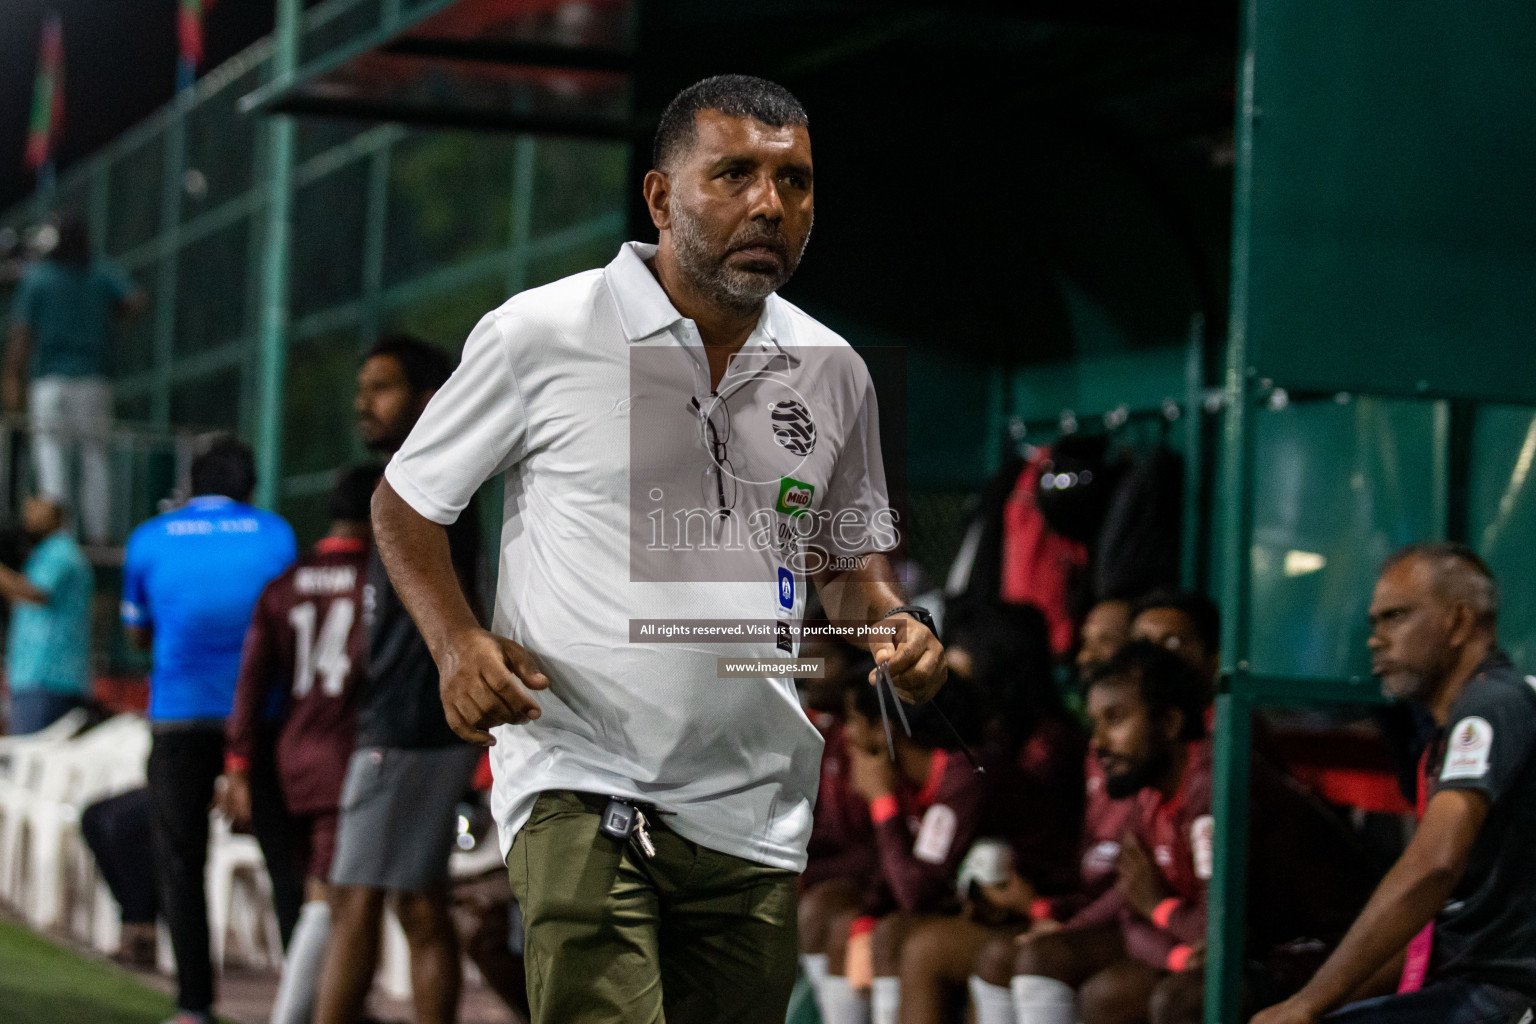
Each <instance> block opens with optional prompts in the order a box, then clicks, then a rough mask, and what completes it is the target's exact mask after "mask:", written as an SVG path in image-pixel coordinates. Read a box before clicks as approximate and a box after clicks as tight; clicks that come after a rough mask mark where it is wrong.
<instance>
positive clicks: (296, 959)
mask: <svg viewBox="0 0 1536 1024" xmlns="http://www.w3.org/2000/svg"><path fill="white" fill-rule="evenodd" d="M330 938H331V908H330V906H329V905H328V904H326V902H325V901H324V900H310V901H309V902H308V903H306V904H304V905H303V906H302V907H300V908H299V921H298V923H297V924H295V925H294V926H293V938H292V939H291V940H289V942H288V955H287V956H286V957H284V958H283V978H282V981H281V982H279V983H278V986H277V998H276V999H274V1000H273V1002H272V1018H271V1021H272V1024H309V1018H310V1013H311V1011H312V1010H313V1009H314V1005H315V992H316V990H317V989H318V988H319V986H320V969H321V968H322V967H323V966H324V965H325V946H326V943H327V942H329V941H330Z"/></svg>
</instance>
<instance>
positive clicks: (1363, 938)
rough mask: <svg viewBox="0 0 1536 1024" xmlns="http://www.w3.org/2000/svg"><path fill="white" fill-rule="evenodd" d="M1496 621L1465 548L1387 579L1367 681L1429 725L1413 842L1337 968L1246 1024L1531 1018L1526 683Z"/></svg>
mask: <svg viewBox="0 0 1536 1024" xmlns="http://www.w3.org/2000/svg"><path fill="white" fill-rule="evenodd" d="M1498 609H1499V601H1498V588H1497V586H1496V585H1495V582H1494V579H1493V574H1492V573H1491V572H1490V571H1489V569H1488V566H1487V565H1486V564H1485V563H1484V562H1483V560H1482V559H1481V558H1479V557H1478V556H1477V555H1476V554H1475V553H1474V552H1473V551H1471V550H1470V549H1469V548H1466V547H1464V546H1462V545H1459V544H1418V545H1414V546H1412V547H1408V548H1404V549H1403V550H1401V551H1399V552H1397V554H1395V555H1393V556H1392V557H1391V558H1390V559H1388V561H1387V564H1386V566H1385V567H1384V568H1383V569H1382V572H1381V577H1380V579H1378V580H1377V582H1376V591H1375V594H1374V595H1373V597H1372V599H1371V610H1370V621H1371V638H1370V646H1371V651H1372V654H1373V660H1374V666H1373V668H1374V671H1375V673H1376V674H1377V675H1378V676H1380V677H1381V684H1382V690H1383V692H1384V693H1386V694H1387V695H1388V696H1392V697H1399V698H1403V699H1406V700H1410V701H1413V702H1415V703H1417V704H1421V705H1423V706H1424V707H1425V708H1426V709H1427V710H1428V711H1429V713H1430V715H1431V716H1432V717H1433V718H1434V721H1435V724H1436V725H1437V726H1438V731H1437V734H1436V737H1435V739H1434V740H1433V742H1431V744H1430V746H1429V748H1428V750H1427V751H1426V752H1425V754H1424V756H1423V759H1422V760H1421V762H1420V768H1419V814H1420V821H1419V829H1418V832H1417V833H1416V834H1415V835H1414V837H1413V841H1412V842H1411V843H1409V844H1408V849H1407V850H1405V851H1404V852H1403V855H1402V857H1400V858H1399V859H1398V861H1397V863H1396V864H1395V865H1394V866H1393V867H1392V870H1391V871H1389V872H1388V873H1387V877H1386V878H1385V879H1383V880H1382V883H1381V885H1380V886H1379V887H1377V889H1376V892H1375V893H1374V894H1373V895H1372V896H1371V899H1370V902H1369V903H1367V904H1366V906H1365V909H1364V910H1363V911H1361V913H1360V916H1359V917H1358V918H1357V919H1356V921H1355V923H1354V925H1353V926H1352V927H1351V928H1350V930H1349V933H1348V934H1347V935H1346V936H1345V937H1344V941H1343V942H1341V943H1340V944H1339V947H1338V949H1337V950H1336V951H1335V952H1334V954H1333V955H1332V956H1331V957H1329V958H1328V960H1327V961H1326V962H1325V963H1324V964H1323V965H1322V967H1321V968H1319V969H1318V971H1317V973H1316V974H1315V975H1314V976H1313V977H1312V980H1311V981H1310V982H1308V983H1307V985H1306V986H1305V987H1304V988H1302V990H1301V991H1300V992H1298V993H1296V995H1294V996H1292V997H1291V998H1290V999H1287V1000H1286V1001H1285V1002H1283V1003H1279V1004H1277V1005H1275V1006H1272V1007H1270V1008H1269V1009H1267V1010H1265V1011H1264V1012H1263V1013H1260V1014H1259V1015H1258V1016H1256V1017H1254V1018H1253V1021H1254V1024H1311V1022H1313V1021H1316V1020H1318V1019H1320V1018H1322V1017H1323V1016H1324V1015H1325V1014H1329V1011H1330V1010H1334V1009H1335V1008H1336V1007H1339V1006H1341V1005H1343V1004H1346V1003H1349V1004H1350V1005H1345V1006H1344V1008H1343V1009H1341V1010H1338V1012H1336V1013H1332V1014H1329V1016H1328V1017H1327V1019H1328V1020H1329V1021H1333V1022H1338V1024H1376V1022H1383V1024H1384V1022H1388V1021H1391V1022H1394V1024H1399V1022H1400V1024H1420V1022H1423V1024H1483V1022H1498V1024H1504V1022H1508V1024H1530V1021H1531V1020H1532V1018H1533V1016H1536V756H1533V754H1536V677H1533V676H1525V675H1522V674H1521V673H1520V672H1519V670H1517V669H1516V668H1515V667H1514V665H1513V664H1511V662H1510V660H1509V658H1508V657H1507V656H1506V655H1505V654H1504V652H1503V651H1501V650H1500V649H1499V646H1498V637H1497V631H1496V626H1497V620H1498ZM1394 989H1395V990H1396V994H1388V995H1377V993H1381V992H1389V993H1390V992H1392V991H1393V990H1394ZM1370 995H1376V996H1377V997H1376V998H1364V999H1363V1000H1362V1001H1359V1002H1353V1003H1350V1001H1351V1000H1352V999H1362V997H1365V996H1370Z"/></svg>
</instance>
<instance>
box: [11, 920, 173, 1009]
mask: <svg viewBox="0 0 1536 1024" xmlns="http://www.w3.org/2000/svg"><path fill="white" fill-rule="evenodd" d="M174 1012H176V1006H175V1004H174V1001H173V1000H172V999H171V997H170V996H168V995H165V994H163V993H160V992H156V991H155V990H154V989H151V988H145V987H144V986H143V985H141V984H139V983H138V982H137V981H135V980H134V979H133V976H132V975H130V974H128V973H127V972H126V971H122V970H119V969H118V968H116V967H114V966H112V965H110V964H104V963H97V962H95V961H92V960H87V959H86V958H85V957H82V956H79V955H78V954H75V953H71V952H70V951H68V950H66V949H61V948H60V947H58V946H55V945H54V944H53V943H51V942H49V941H48V940H47V939H43V938H40V937H38V936H37V935H35V934H33V933H32V932H31V931H29V930H28V929H27V928H25V927H23V926H21V925H17V924H13V923H11V922H8V921H0V1020H5V1021H6V1022H7V1024H160V1022H161V1021H163V1020H165V1019H166V1018H167V1017H169V1016H170V1015H171V1014H173V1013H174Z"/></svg>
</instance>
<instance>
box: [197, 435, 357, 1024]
mask: <svg viewBox="0 0 1536 1024" xmlns="http://www.w3.org/2000/svg"><path fill="white" fill-rule="evenodd" d="M380 473H381V471H380V469H379V467H377V466H360V467H357V468H354V469H351V470H349V471H347V472H346V473H344V474H343V475H342V477H341V480H340V481H339V482H338V483H337V485H336V487H335V489H334V490H333V491H332V492H331V499H330V513H331V527H330V532H329V533H327V534H326V536H325V538H324V539H322V540H321V541H320V542H319V543H318V544H316V545H315V548H314V550H313V552H311V553H310V554H308V555H306V556H305V557H303V558H300V559H299V560H298V562H296V563H295V564H294V565H293V566H292V567H291V568H289V569H288V571H287V572H285V573H283V574H282V575H281V576H279V577H277V579H275V580H273V581H272V582H271V583H269V584H268V585H267V588H266V590H265V591H263V592H262V595H261V599H260V600H259V601H258V602H257V604H256V611H255V613H254V614H253V615H252V616H251V625H250V627H249V629H248V630H247V631H246V635H245V648H244V651H243V653H242V655H241V661H240V679H239V682H238V684H237V685H236V688H235V702H234V710H233V711H232V713H231V714H230V716H229V719H228V721H227V723H226V726H225V750H226V754H225V758H224V779H225V786H224V789H223V791H222V795H221V797H220V806H221V807H222V809H223V810H224V812H225V814H226V815H227V816H228V817H229V819H230V820H231V821H232V822H233V823H234V824H236V825H237V826H238V825H243V824H244V823H245V822H246V821H248V820H249V818H250V806H251V805H250V801H251V797H250V781H249V774H248V773H249V768H250V758H251V751H252V749H253V747H254V744H255V738H256V733H257V729H258V727H259V726H260V725H261V723H262V720H263V718H264V717H265V716H266V715H267V714H268V713H269V711H270V709H272V707H273V706H274V704H275V703H281V704H282V706H283V711H282V718H283V721H282V725H281V727H280V729H279V732H278V738H277V773H278V779H279V782H280V784H281V786H282V792H283V802H284V804H285V806H286V807H287V810H288V813H289V814H290V815H291V816H292V819H293V823H294V830H295V835H294V846H295V848H296V849H297V850H298V851H299V856H300V857H301V858H302V859H303V862H304V863H303V865H302V866H303V868H304V873H305V903H304V907H303V909H302V910H301V912H300V914H299V923H298V926H297V927H296V928H295V929H294V936H293V941H292V942H291V943H290V945H289V949H288V958H287V961H286V964H285V966H284V971H283V980H282V985H281V986H280V987H279V989H278V994H277V999H276V1002H275V1004H274V1006H273V1009H272V1021H273V1024H289V1022H300V1021H307V1020H308V1019H309V1012H310V1006H311V1004H312V1003H313V1001H314V993H315V986H316V983H317V981H318V977H319V972H320V967H321V964H322V957H323V955H324V951H325V945H326V941H327V939H328V937H329V933H330V911H329V908H328V905H327V902H326V896H327V893H326V881H325V880H326V877H327V875H328V874H329V873H330V867H331V857H332V855H333V854H334V852H335V849H336V819H337V805H338V804H339V803H340V800H341V785H342V780H343V779H344V778H345V777H346V774H347V759H348V758H349V757H350V756H351V753H352V746H353V740H354V737H355V735H356V731H357V729H356V718H357V708H356V701H355V699H354V698H355V696H356V693H357V688H358V684H359V683H360V681H361V680H362V678H363V673H364V670H365V669H366V660H367V643H368V631H367V628H366V627H365V625H364V621H363V620H364V614H363V611H364V608H363V602H364V586H365V584H366V583H367V577H368V571H367V568H368V547H369V543H370V540H371V537H372V534H371V530H370V527H369V518H368V506H369V502H370V500H371V499H372V496H373V489H374V487H375V485H377V484H378V481H379V476H380ZM279 694H281V697H279V696H278V695H279Z"/></svg>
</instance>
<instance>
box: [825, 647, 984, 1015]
mask: <svg viewBox="0 0 1536 1024" xmlns="http://www.w3.org/2000/svg"><path fill="white" fill-rule="evenodd" d="M871 668H872V665H871V664H870V663H868V662H867V661H866V662H864V663H863V664H862V665H860V666H857V667H855V668H854V669H853V670H851V671H850V672H849V673H848V678H849V685H848V688H847V690H846V691H845V693H846V696H845V701H846V716H845V726H844V741H845V745H846V748H847V755H848V761H849V769H848V770H849V781H850V783H851V785H852V788H853V790H854V791H855V792H856V793H858V794H859V795H860V796H862V797H863V799H864V800H865V802H866V807H867V808H868V810H867V813H868V816H869V820H870V822H871V823H872V825H873V829H874V834H875V851H876V862H877V863H876V868H875V871H874V873H873V874H872V876H871V877H870V878H869V880H868V882H867V883H866V886H865V887H864V892H863V895H862V899H861V902H860V904H859V906H858V907H857V908H855V909H851V910H848V911H846V912H844V913H842V914H838V915H834V916H833V917H832V919H831V921H830V922H829V923H828V925H827V928H826V936H827V943H828V944H827V950H826V952H827V955H828V964H827V966H828V974H827V976H825V977H824V978H822V979H820V982H819V984H818V991H817V997H818V1000H817V1001H818V1005H819V1006H820V1008H821V1010H822V1019H823V1021H824V1022H826V1024H844V1022H846V1021H853V1020H861V1019H863V1017H864V1016H865V1015H866V1014H867V1012H868V1011H867V1009H866V1008H865V1007H866V1006H867V1003H868V1001H869V997H867V996H865V995H864V993H863V989H864V988H865V987H866V986H869V985H870V983H871V980H873V981H874V989H875V993H876V994H875V1000H874V1001H875V1003H876V1004H877V1005H879V1003H880V1001H881V998H882V997H881V995H880V994H879V993H880V992H881V990H882V989H888V988H889V987H890V986H893V985H895V984H896V983H897V979H896V977H895V976H894V970H892V971H891V973H890V974H889V975H884V974H882V975H880V976H879V977H876V978H873V979H872V975H874V974H876V973H878V971H879V968H880V967H881V966H882V963H881V962H880V958H879V957H877V956H875V955H874V952H873V951H874V949H875V948H877V947H885V948H888V949H894V948H897V946H896V945H894V944H892V940H893V939H894V938H896V937H897V936H899V934H900V932H901V931H902V930H903V929H904V927H905V925H906V923H907V922H908V921H909V920H910V918H911V916H912V915H920V914H931V913H939V912H953V910H955V909H957V907H958V900H957V899H956V896H955V873H956V870H957V869H958V867H959V864H960V859H961V858H962V857H963V856H964V854H965V851H966V850H967V849H968V848H969V847H970V844H971V841H972V840H973V839H974V838H975V836H976V830H977V827H978V825H979V824H980V822H981V819H982V810H983V806H984V803H985V777H984V776H980V775H977V774H976V772H975V770H974V769H973V768H972V766H971V764H970V763H969V762H968V760H967V759H966V757H965V755H964V754H963V753H962V752H961V751H960V750H958V749H949V747H950V745H952V744H954V743H955V737H954V736H953V734H952V733H951V732H950V731H949V727H948V726H946V725H945V724H944V723H943V721H942V720H941V719H940V717H939V715H938V714H937V713H936V711H935V710H934V708H933V707H929V706H924V707H922V708H916V709H913V708H907V709H906V710H907V716H908V719H909V721H910V723H911V728H912V735H911V737H908V736H906V735H905V733H904V731H903V729H902V727H901V725H900V723H899V722H898V721H897V720H896V714H895V711H894V709H891V710H890V715H891V735H892V738H893V741H894V746H895V755H896V756H895V760H894V762H893V761H892V759H891V757H890V753H889V751H888V748H887V744H886V734H885V730H884V728H883V727H882V724H881V714H880V705H879V698H878V695H877V691H876V688H875V687H872V686H870V685H869V684H868V682H867V681H866V680H867V679H868V673H869V670H870V669H871ZM886 701H887V707H888V708H889V707H890V704H889V702H890V697H889V695H888V694H887V697H886ZM935 703H937V704H939V705H942V709H943V711H944V713H945V714H946V715H947V716H948V717H949V719H950V720H951V721H952V722H954V723H955V724H956V725H957V726H958V727H959V729H960V731H961V733H963V734H966V735H967V736H971V737H972V738H974V737H973V734H974V732H976V731H978V730H977V729H976V719H977V715H976V714H975V711H976V708H975V704H974V701H973V700H972V699H971V696H970V694H968V693H967V691H966V689H965V687H964V686H950V687H946V688H945V690H944V691H942V692H941V693H940V695H939V696H938V697H937V698H935ZM877 932H879V933H880V934H878V935H877V934H876V933H877ZM812 980H813V982H816V981H817V980H818V979H816V978H815V976H814V975H813V976H812Z"/></svg>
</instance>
